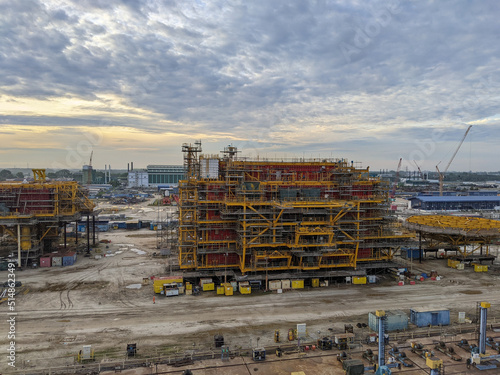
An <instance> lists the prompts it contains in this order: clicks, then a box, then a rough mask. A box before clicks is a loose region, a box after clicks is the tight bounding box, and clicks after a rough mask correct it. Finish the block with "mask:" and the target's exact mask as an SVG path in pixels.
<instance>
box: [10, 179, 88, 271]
mask: <svg viewBox="0 0 500 375" xmlns="http://www.w3.org/2000/svg"><path fill="white" fill-rule="evenodd" d="M33 174H34V181H32V182H1V183H0V235H5V234H6V235H8V238H9V241H8V242H9V243H10V244H9V243H8V244H6V245H5V246H2V249H7V251H10V250H17V254H18V257H17V258H18V264H19V265H21V264H23V265H25V264H28V263H29V261H36V260H37V259H38V258H39V257H40V255H42V254H43V253H44V252H45V251H50V250H51V245H52V241H54V240H57V239H58V238H59V234H60V232H61V231H62V232H63V233H64V235H65V240H66V230H65V227H66V224H67V223H70V222H77V221H78V220H80V219H81V218H82V216H83V215H86V216H87V222H89V216H92V215H93V210H94V204H93V203H92V202H91V201H90V200H89V199H88V197H87V195H86V191H84V190H83V189H82V187H81V186H80V185H78V183H77V182H76V181H46V177H45V170H44V169H33ZM65 244H66V242H65ZM21 262H22V263H21Z"/></svg>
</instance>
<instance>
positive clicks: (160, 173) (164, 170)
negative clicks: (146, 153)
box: [147, 165, 184, 187]
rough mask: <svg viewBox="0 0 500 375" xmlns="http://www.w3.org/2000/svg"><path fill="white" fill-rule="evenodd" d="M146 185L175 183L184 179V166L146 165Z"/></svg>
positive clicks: (154, 185) (155, 185)
mask: <svg viewBox="0 0 500 375" xmlns="http://www.w3.org/2000/svg"><path fill="white" fill-rule="evenodd" d="M147 173H148V185H149V187H157V186H158V185H165V184H173V185H177V184H178V183H179V181H180V180H182V179H184V167H183V166H182V165H148V166H147Z"/></svg>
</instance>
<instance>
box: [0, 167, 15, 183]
mask: <svg viewBox="0 0 500 375" xmlns="http://www.w3.org/2000/svg"><path fill="white" fill-rule="evenodd" d="M11 178H15V176H14V175H13V174H12V172H11V171H9V170H8V169H4V170H2V171H0V180H3V181H5V180H8V179H11Z"/></svg>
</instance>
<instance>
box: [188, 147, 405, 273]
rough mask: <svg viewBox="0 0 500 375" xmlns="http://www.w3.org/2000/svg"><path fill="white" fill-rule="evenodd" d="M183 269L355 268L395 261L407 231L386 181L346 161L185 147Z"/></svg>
mask: <svg viewBox="0 0 500 375" xmlns="http://www.w3.org/2000/svg"><path fill="white" fill-rule="evenodd" d="M183 151H184V153H185V156H184V161H185V169H186V172H187V173H186V175H187V179H186V180H183V181H180V183H179V192H180V204H179V266H180V268H181V269H184V270H197V271H202V270H210V269H221V268H225V269H227V268H230V269H238V270H239V271H240V272H242V273H243V274H246V273H248V272H261V273H262V272H266V271H283V272H285V271H291V270H295V271H318V270H332V269H343V268H348V269H352V270H354V269H356V268H357V267H358V266H359V265H361V264H364V263H370V262H384V261H390V260H391V259H392V257H393V255H394V253H395V251H396V250H397V249H398V248H399V247H400V246H401V245H402V244H404V243H405V241H406V240H407V239H408V238H410V237H411V236H410V235H406V234H403V233H402V230H401V228H399V224H398V222H397V221H396V220H394V218H393V217H392V216H391V212H390V210H389V200H388V185H387V183H386V182H384V181H382V180H380V179H378V178H371V177H369V170H368V168H358V167H356V166H355V165H354V163H349V162H348V161H347V160H345V159H321V160H320V159H311V160H306V159H300V160H294V161H283V160H268V159H266V160H258V159H257V160H246V159H238V158H237V153H238V150H237V149H236V148H235V147H233V146H229V147H226V148H225V150H224V151H223V156H222V157H218V156H214V155H199V153H200V152H201V142H198V143H195V145H187V144H185V145H183Z"/></svg>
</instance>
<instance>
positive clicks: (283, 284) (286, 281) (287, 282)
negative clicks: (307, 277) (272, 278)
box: [281, 279, 292, 290]
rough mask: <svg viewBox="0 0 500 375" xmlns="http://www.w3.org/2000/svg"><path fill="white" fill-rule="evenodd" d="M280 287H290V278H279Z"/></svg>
mask: <svg viewBox="0 0 500 375" xmlns="http://www.w3.org/2000/svg"><path fill="white" fill-rule="evenodd" d="M281 289H284V290H287V289H292V284H291V283H290V279H283V280H281Z"/></svg>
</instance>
